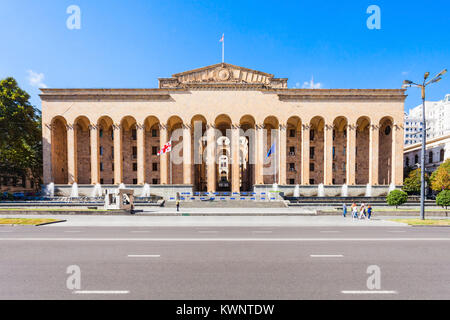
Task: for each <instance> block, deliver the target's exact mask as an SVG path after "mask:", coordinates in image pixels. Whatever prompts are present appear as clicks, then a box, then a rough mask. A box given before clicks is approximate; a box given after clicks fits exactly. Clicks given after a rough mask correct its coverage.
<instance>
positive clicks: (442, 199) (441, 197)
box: [436, 190, 450, 209]
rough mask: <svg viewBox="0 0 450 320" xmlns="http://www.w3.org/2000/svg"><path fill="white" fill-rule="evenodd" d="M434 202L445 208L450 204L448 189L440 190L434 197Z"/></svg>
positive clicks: (449, 191)
mask: <svg viewBox="0 0 450 320" xmlns="http://www.w3.org/2000/svg"><path fill="white" fill-rule="evenodd" d="M436 204H437V205H438V206H441V207H445V209H447V207H448V206H450V190H442V191H441V192H439V194H438V195H437V197H436Z"/></svg>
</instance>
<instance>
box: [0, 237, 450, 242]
mask: <svg viewBox="0 0 450 320" xmlns="http://www.w3.org/2000/svg"><path fill="white" fill-rule="evenodd" d="M0 241H105V242H109V241H136V242H138V241H143V242H209V241H210V242H218V241H221V242H258V241H262V242H264V241H265V242H315V241H317V242H326V241H333V242H336V241H367V242H370V241H372V242H389V241H397V242H398V241H450V238H14V237H8V238H0Z"/></svg>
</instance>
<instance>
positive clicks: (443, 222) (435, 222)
mask: <svg viewBox="0 0 450 320" xmlns="http://www.w3.org/2000/svg"><path fill="white" fill-rule="evenodd" d="M390 220H391V221H395V222H402V223H407V224H409V225H410V226H450V219H425V220H420V219H390Z"/></svg>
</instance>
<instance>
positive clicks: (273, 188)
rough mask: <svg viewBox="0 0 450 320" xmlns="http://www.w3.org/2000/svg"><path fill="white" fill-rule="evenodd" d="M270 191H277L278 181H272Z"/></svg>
mask: <svg viewBox="0 0 450 320" xmlns="http://www.w3.org/2000/svg"><path fill="white" fill-rule="evenodd" d="M272 191H273V192H278V183H276V182H275V183H274V184H273V185H272Z"/></svg>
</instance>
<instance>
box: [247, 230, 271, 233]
mask: <svg viewBox="0 0 450 320" xmlns="http://www.w3.org/2000/svg"><path fill="white" fill-rule="evenodd" d="M272 232H273V231H270V230H254V231H252V233H272Z"/></svg>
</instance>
